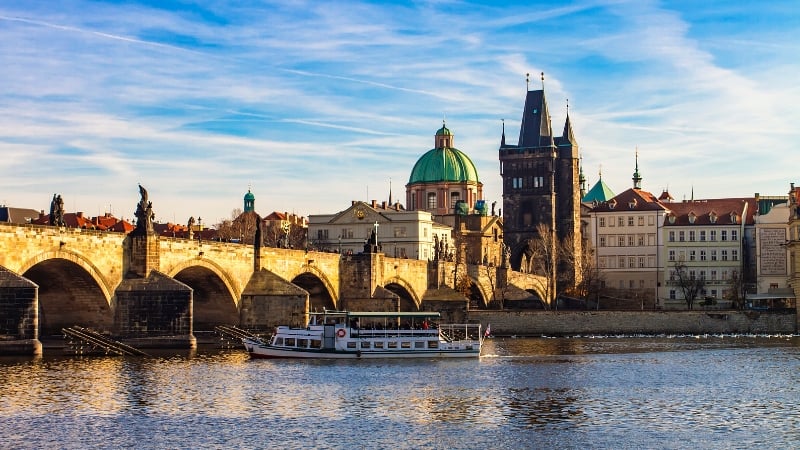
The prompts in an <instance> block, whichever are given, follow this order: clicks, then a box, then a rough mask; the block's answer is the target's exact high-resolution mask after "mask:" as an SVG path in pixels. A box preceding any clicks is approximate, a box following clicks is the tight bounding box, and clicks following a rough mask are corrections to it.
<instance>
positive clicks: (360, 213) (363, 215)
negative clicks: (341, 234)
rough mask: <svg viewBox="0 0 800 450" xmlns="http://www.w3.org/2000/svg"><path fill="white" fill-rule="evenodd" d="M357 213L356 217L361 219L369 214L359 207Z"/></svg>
mask: <svg viewBox="0 0 800 450" xmlns="http://www.w3.org/2000/svg"><path fill="white" fill-rule="evenodd" d="M355 215H356V219H358V220H361V219H363V218H364V217H365V216H366V215H367V213H366V212H365V211H364V210H363V209H357V210H356V212H355Z"/></svg>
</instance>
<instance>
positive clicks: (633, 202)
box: [628, 198, 637, 209]
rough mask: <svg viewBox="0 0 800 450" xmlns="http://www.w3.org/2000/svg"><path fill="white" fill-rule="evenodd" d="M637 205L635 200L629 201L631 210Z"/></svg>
mask: <svg viewBox="0 0 800 450" xmlns="http://www.w3.org/2000/svg"><path fill="white" fill-rule="evenodd" d="M636 203H637V202H636V199H635V198H634V199H633V200H631V201H629V202H628V208H630V209H633V208H636Z"/></svg>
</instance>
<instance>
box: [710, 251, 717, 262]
mask: <svg viewBox="0 0 800 450" xmlns="http://www.w3.org/2000/svg"><path fill="white" fill-rule="evenodd" d="M711 260H712V261H716V260H717V251H716V250H711Z"/></svg>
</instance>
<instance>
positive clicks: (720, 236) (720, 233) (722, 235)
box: [719, 230, 728, 241]
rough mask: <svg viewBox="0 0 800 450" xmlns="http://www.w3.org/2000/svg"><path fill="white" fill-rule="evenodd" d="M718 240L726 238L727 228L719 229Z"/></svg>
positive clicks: (725, 239)
mask: <svg viewBox="0 0 800 450" xmlns="http://www.w3.org/2000/svg"><path fill="white" fill-rule="evenodd" d="M719 240H720V241H727V240H728V230H719Z"/></svg>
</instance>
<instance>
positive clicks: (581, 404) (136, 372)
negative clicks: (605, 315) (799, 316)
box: [0, 337, 800, 449]
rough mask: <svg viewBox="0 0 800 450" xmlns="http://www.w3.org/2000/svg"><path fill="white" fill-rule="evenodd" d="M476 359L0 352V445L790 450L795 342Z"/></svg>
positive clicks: (606, 348) (523, 347)
mask: <svg viewBox="0 0 800 450" xmlns="http://www.w3.org/2000/svg"><path fill="white" fill-rule="evenodd" d="M483 354H484V356H483V357H482V358H481V359H480V360H477V359H475V360H447V361H445V360H441V361H435V360H419V361H396V360H359V361H338V362H337V361H312V362H308V361H282V360H276V361H269V360H252V361H251V360H249V359H248V357H247V355H246V354H245V353H244V351H241V350H227V351H219V350H205V349H204V350H201V351H198V352H196V353H194V354H181V355H164V356H162V357H159V358H151V359H135V358H121V357H82V358H76V357H56V356H45V357H44V358H37V359H30V358H27V359H9V358H5V359H0V448H87V447H94V448H136V449H141V448H481V449H487V448H491V449H498V448H756V447H763V448H797V447H798V446H800V338H798V337H769V338H767V337H688V338H687V337H680V338H595V339H591V338H582V339H541V338H540V339H499V338H498V339H491V340H487V342H486V345H485V346H484V351H483Z"/></svg>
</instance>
